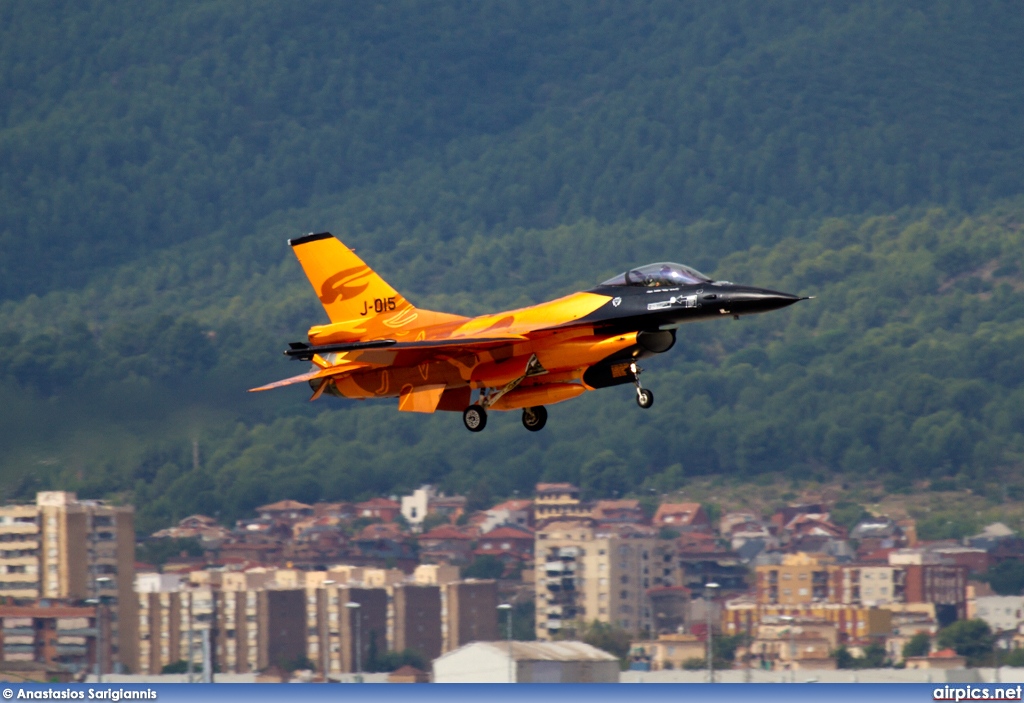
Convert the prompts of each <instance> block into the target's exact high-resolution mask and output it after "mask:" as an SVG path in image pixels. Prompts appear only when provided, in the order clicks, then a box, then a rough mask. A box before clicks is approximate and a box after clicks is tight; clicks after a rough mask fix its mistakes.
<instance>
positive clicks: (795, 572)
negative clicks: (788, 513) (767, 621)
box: [755, 552, 831, 606]
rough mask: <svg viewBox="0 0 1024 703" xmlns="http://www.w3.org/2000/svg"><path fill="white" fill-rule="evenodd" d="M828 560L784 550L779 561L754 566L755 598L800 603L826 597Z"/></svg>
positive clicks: (765, 601) (761, 601)
mask: <svg viewBox="0 0 1024 703" xmlns="http://www.w3.org/2000/svg"><path fill="white" fill-rule="evenodd" d="M830 565H831V560H830V559H828V558H827V557H824V556H812V555H809V554H804V553H802V552H799V553H797V554H785V555H783V557H782V563H780V564H766V565H761V566H757V567H756V568H755V574H756V576H755V583H756V592H755V593H756V598H757V602H758V603H759V604H762V605H792V606H795V605H801V604H804V603H814V602H825V601H828V600H829V598H830V590H829V566H830Z"/></svg>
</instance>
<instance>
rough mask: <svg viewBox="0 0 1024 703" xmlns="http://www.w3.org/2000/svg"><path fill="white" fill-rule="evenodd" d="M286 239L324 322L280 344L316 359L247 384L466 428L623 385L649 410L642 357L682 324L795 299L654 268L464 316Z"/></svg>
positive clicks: (321, 246) (528, 422)
mask: <svg viewBox="0 0 1024 703" xmlns="http://www.w3.org/2000/svg"><path fill="white" fill-rule="evenodd" d="M288 243H289V244H290V245H291V247H292V251H294V252H295V256H296V257H298V259H299V263H300V264H302V268H303V270H304V271H305V272H306V276H307V277H308V278H309V282H310V283H312V284H313V290H314V291H316V294H317V296H318V297H319V298H320V302H321V303H322V304H323V306H324V310H326V311H327V316H328V317H329V318H330V321H331V322H330V324H327V325H316V326H314V327H311V328H310V330H309V343H308V344H307V343H304V342H293V343H291V344H290V345H289V346H290V348H289V349H288V350H287V351H285V354H286V355H287V356H289V357H291V358H293V359H301V360H306V361H312V362H313V367H312V369H311V370H310V371H309V372H308V373H304V374H302V375H300V376H294V377H292V378H288V379H285V380H283V381H278V382H277V383H271V384H269V385H266V386H262V387H260V388H253V389H252V390H253V391H264V390H268V389H271V388H277V387H279V386H286V385H290V384H293V383H302V382H308V383H309V385H310V387H311V388H312V389H313V397H312V400H316V399H317V398H319V397H320V396H321V395H323V394H324V393H329V394H331V395H336V396H342V397H345V398H393V397H397V398H398V409H399V410H402V411H407V412H421V413H432V412H434V411H436V410H451V411H457V412H461V413H462V420H463V422H464V423H465V425H466V427H467V429H469V430H470V431H472V432H479V431H480V430H482V429H483V428H484V426H485V425H486V424H487V413H488V411H491V410H497V411H501V410H516V409H522V411H523V425H525V426H526V429H528V430H531V431H534V432H535V431H537V430H539V429H541V428H542V427H544V424H545V423H546V422H547V410H546V409H545V407H544V406H546V405H551V404H554V403H560V402H562V401H563V400H569V399H570V398H575V397H576V396H578V395H582V394H583V393H585V392H586V391H592V390H596V389H598V388H606V387H608V386H617V385H620V384H625V383H632V384H634V385H635V386H636V402H637V404H639V405H640V407H642V408H649V407H651V405H652V404H653V403H654V394H653V393H652V392H651V391H650V389H647V388H644V387H643V386H642V385H641V384H640V372H641V369H640V367H639V366H638V362H639V361H640V360H641V359H642V358H644V357H647V356H650V355H653V354H660V353H662V352H666V351H668V350H669V349H671V348H672V345H673V344H674V343H675V340H676V329H677V328H678V327H679V326H680V325H682V324H683V323H685V322H693V321H697V320H706V319H709V318H715V317H727V316H728V317H739V316H740V315H750V314H754V313H761V312H767V311H769V310H775V309H778V308H782V307H785V306H787V305H791V304H793V303H795V302H797V301H798V300H803V298H798V297H797V296H795V295H790V294H788V293H778V292H775V291H771V290H763V289H760V288H751V287H748V286H739V285H735V284H733V283H729V282H728V281H713V280H711V279H710V278H708V277H707V276H705V275H704V274H702V273H699V272H697V271H695V270H693V269H692V268H689V267H688V266H683V265H681V264H673V263H659V264H650V265H649V266H641V267H640V268H635V269H631V270H629V271H627V272H625V273H622V274H619V275H618V276H616V277H614V278H611V279H609V280H607V281H605V282H604V283H602V284H600V285H599V286H597V287H595V288H593V289H591V290H588V291H584V292H580V293H573V294H572V295H567V296H565V297H564V298H558V299H556V300H552V301H549V302H546V303H541V304H540V305H533V306H530V307H527V308H520V309H518V310H509V311H507V312H499V313H495V314H493V315H482V316H480V317H473V318H469V317H462V316H460V315H450V314H448V313H442V312H433V311H430V310H421V309H420V308H417V307H415V306H414V305H413V304H412V303H410V302H409V301H408V300H406V299H405V298H404V297H403V296H402V295H401V294H400V293H399V292H398V291H396V290H395V289H394V288H392V287H391V286H389V285H388V284H387V283H386V282H385V281H384V279H382V278H381V277H380V276H378V275H377V274H376V273H375V272H374V271H373V269H371V268H370V267H369V266H367V265H366V264H365V263H364V262H363V261H362V260H361V259H360V258H359V257H357V256H356V255H355V253H354V252H353V251H352V250H350V249H349V248H348V247H346V246H345V245H344V244H342V243H341V242H340V241H339V240H338V239H336V238H335V237H334V236H333V235H332V234H330V233H329V232H322V233H320V234H308V235H306V236H303V237H299V238H297V239H292V240H289V242H288ZM474 391H475V392H476V398H475V399H474V398H473V395H474Z"/></svg>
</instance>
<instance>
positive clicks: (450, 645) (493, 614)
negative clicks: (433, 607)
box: [444, 579, 500, 652]
mask: <svg viewBox="0 0 1024 703" xmlns="http://www.w3.org/2000/svg"><path fill="white" fill-rule="evenodd" d="M445 608H446V613H445V614H446V620H447V625H448V626H447V629H446V633H445V634H446V639H445V647H444V650H445V651H446V652H450V651H452V650H453V649H458V648H459V647H461V646H462V645H464V644H469V643H470V642H491V641H493V640H497V639H500V637H499V635H498V584H497V582H496V581H491V580H483V579H481V580H476V579H468V580H466V581H457V582H455V583H449V584H448V585H446V586H445Z"/></svg>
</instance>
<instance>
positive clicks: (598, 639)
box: [576, 620, 632, 662]
mask: <svg viewBox="0 0 1024 703" xmlns="http://www.w3.org/2000/svg"><path fill="white" fill-rule="evenodd" d="M576 637H577V638H578V639H579V640H580V641H582V642H586V643H587V644H589V645H591V646H593V647H597V648H598V649H601V650H604V651H605V652H608V653H609V654H612V655H614V656H616V657H618V658H619V660H620V661H623V662H624V661H625V660H626V657H627V656H628V655H629V646H630V642H631V640H632V637H631V636H630V634H629V633H628V632H626V631H625V630H623V629H622V628H621V627H616V626H615V625H612V624H610V623H606V622H599V621H597V620H593V621H591V622H589V623H581V624H580V626H579V628H578V630H577V632H576Z"/></svg>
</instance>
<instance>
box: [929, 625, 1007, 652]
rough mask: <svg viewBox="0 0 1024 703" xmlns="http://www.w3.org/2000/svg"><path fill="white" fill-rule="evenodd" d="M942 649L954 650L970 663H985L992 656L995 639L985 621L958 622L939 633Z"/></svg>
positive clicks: (939, 642) (939, 643) (939, 644)
mask: <svg viewBox="0 0 1024 703" xmlns="http://www.w3.org/2000/svg"><path fill="white" fill-rule="evenodd" d="M937 641H938V646H939V648H940V649H954V650H956V653H957V654H959V655H961V656H964V657H967V660H968V663H977V662H980V661H983V660H984V659H985V658H987V657H989V656H990V655H991V654H992V648H993V646H994V645H995V637H994V636H993V634H992V630H991V629H990V628H989V626H988V623H986V622H985V621H984V620H980V619H974V620H957V621H956V622H954V623H953V624H952V625H950V626H949V627H946V628H943V629H942V630H940V631H939V636H938V640H937Z"/></svg>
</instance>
